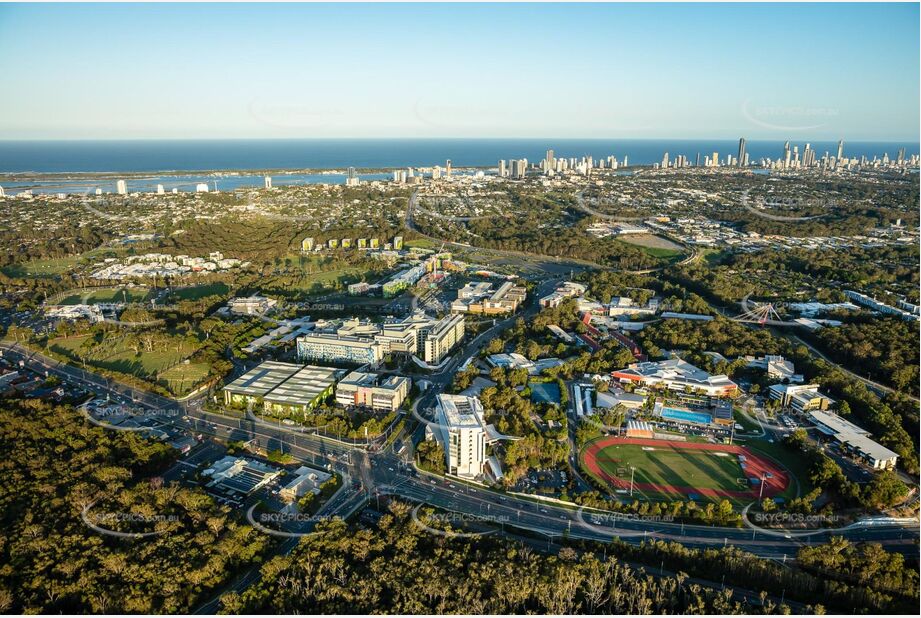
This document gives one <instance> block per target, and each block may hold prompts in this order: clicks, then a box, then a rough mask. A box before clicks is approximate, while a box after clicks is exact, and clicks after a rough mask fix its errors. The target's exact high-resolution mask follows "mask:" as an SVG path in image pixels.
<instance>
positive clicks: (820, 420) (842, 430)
mask: <svg viewBox="0 0 921 618" xmlns="http://www.w3.org/2000/svg"><path fill="white" fill-rule="evenodd" d="M809 418H810V419H811V420H812V422H813V423H815V425H816V427H817V428H818V430H819V431H821V432H822V433H824V434H826V435H828V436H831V437H832V438H834V439H835V441H836V442H838V443H839V444H841V445H842V446H843V447H844V448H845V449H846V450H848V451H850V452H851V453H853V454H855V455H857V456H858V457H860V458H861V459H863V460H864V461H866V462H867V464H868V465H869V466H870V467H871V468H874V469H877V470H891V469H893V468H895V463H896V461H897V460H898V458H899V456H898V454H897V453H895V452H893V451H891V450H890V449H888V448H886V447H885V446H883V445H881V444H879V443H877V442H875V441H873V440H871V439H870V432H868V431H866V430H865V429H862V428H861V427H858V426H857V425H855V424H854V423H852V422H850V421H848V420H846V419H844V418H842V417H840V416H838V415H837V414H832V413H829V412H822V411H818V410H813V411H811V412H809Z"/></svg>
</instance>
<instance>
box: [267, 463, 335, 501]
mask: <svg viewBox="0 0 921 618" xmlns="http://www.w3.org/2000/svg"><path fill="white" fill-rule="evenodd" d="M294 474H295V477H294V479H292V480H291V482H290V483H288V484H287V485H285V486H284V487H282V488H281V490H280V491H279V492H278V497H279V498H281V499H282V500H284V501H286V502H294V501H295V500H297V499H299V498H301V497H303V496H304V495H306V494H307V493H308V492H310V493H312V494H314V495H317V494H319V493H320V486H321V485H322V484H323V483H325V482H326V481H328V480H329V479H331V478H332V476H333V475H332V474H330V473H329V472H324V471H323V470H315V469H314V468H309V467H307V466H301V467H300V468H298V469H297V470H295V471H294Z"/></svg>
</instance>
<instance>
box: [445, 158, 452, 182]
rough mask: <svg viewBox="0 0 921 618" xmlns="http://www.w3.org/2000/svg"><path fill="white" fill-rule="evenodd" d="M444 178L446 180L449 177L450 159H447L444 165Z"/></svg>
mask: <svg viewBox="0 0 921 618" xmlns="http://www.w3.org/2000/svg"><path fill="white" fill-rule="evenodd" d="M445 177H446V178H450V177H451V159H448V160H447V162H446V163H445Z"/></svg>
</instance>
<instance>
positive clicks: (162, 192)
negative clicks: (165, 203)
mask: <svg viewBox="0 0 921 618" xmlns="http://www.w3.org/2000/svg"><path fill="white" fill-rule="evenodd" d="M164 193H166V191H165V190H164V189H163V185H157V195H163V194H164Z"/></svg>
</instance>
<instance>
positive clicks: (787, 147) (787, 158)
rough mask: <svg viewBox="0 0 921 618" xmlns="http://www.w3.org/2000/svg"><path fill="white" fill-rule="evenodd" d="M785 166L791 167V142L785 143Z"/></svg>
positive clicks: (786, 167) (785, 167)
mask: <svg viewBox="0 0 921 618" xmlns="http://www.w3.org/2000/svg"><path fill="white" fill-rule="evenodd" d="M783 168H784V169H785V170H786V169H790V142H784V144H783Z"/></svg>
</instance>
